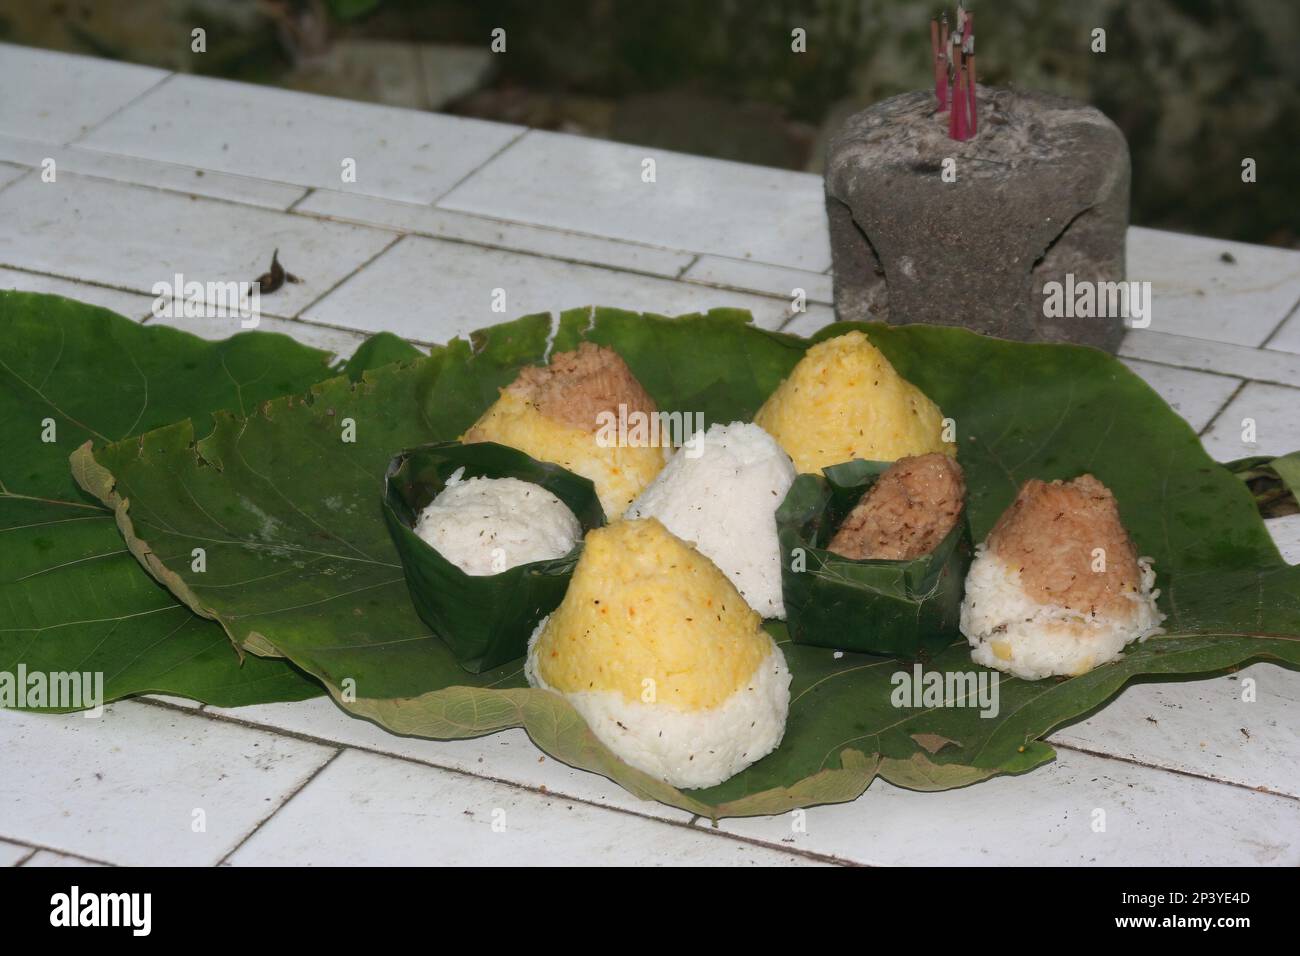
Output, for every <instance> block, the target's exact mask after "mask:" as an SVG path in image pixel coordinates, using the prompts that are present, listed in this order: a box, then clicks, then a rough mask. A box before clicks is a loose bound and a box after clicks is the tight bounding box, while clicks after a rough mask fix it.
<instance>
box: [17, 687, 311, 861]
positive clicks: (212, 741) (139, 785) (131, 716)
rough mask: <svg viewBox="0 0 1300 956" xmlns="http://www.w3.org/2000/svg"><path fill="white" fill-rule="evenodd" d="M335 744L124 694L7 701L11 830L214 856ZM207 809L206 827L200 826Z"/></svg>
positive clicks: (115, 853) (128, 850) (173, 857)
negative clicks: (67, 708)
mask: <svg viewBox="0 0 1300 956" xmlns="http://www.w3.org/2000/svg"><path fill="white" fill-rule="evenodd" d="M332 753H333V751H331V750H330V749H329V748H326V747H320V746H317V745H315V744H310V743H305V742H303V741H299V740H295V739H293V738H291V737H281V736H277V735H274V734H268V733H264V732H262V731H257V730H250V729H248V728H244V727H239V726H236V725H233V724H229V723H223V722H221V721H216V720H208V719H205V718H204V717H202V716H200V715H197V714H189V713H184V712H182V711H178V710H172V709H170V708H165V707H156V706H152V705H149V704H138V703H132V702H130V701H124V702H120V703H117V704H112V705H110V706H109V707H106V708H105V710H104V714H103V716H102V717H99V718H97V719H88V718H86V717H83V716H81V715H79V714H74V715H70V716H55V715H51V714H35V713H28V712H24V711H15V710H5V711H0V766H5V767H21V768H22V772H21V773H5V774H3V775H0V806H3V807H4V813H3V815H0V836H4V837H7V838H9V839H16V840H29V841H31V842H32V843H35V844H39V845H41V846H44V847H49V848H51V849H55V850H59V851H62V852H66V853H74V854H78V855H85V856H87V857H90V858H92V859H96V860H105V861H107V862H111V863H123V864H136V865H140V864H156V865H164V864H165V865H171V866H185V865H197V864H209V865H211V864H215V863H216V862H218V861H219V860H220V859H221V858H222V857H223V856H225V855H226V854H227V853H228V852H230V850H232V849H233V848H234V847H235V846H237V845H238V843H239V841H240V840H241V839H243V838H244V836H246V835H247V834H248V833H250V832H251V831H252V830H253V828H254V827H255V826H256V825H257V823H258V822H259V821H261V820H262V819H264V818H265V817H266V816H268V815H269V814H270V813H271V812H272V811H273V810H274V809H275V808H276V807H277V806H278V805H279V803H280V802H281V801H283V800H284V799H285V798H286V797H287V796H288V795H289V794H290V793H292V792H293V791H294V790H295V789H296V788H298V787H299V786H301V785H302V783H303V781H305V780H306V779H307V778H308V777H309V776H310V775H311V774H312V773H313V772H314V771H315V770H317V769H318V768H319V767H320V766H321V765H322V764H323V763H324V762H325V761H326V760H327V759H329V757H330V756H331V754H332ZM196 810H202V811H203V812H204V813H205V814H206V821H205V825H206V831H205V832H195V830H194V822H195V820H196V819H198V818H197V817H196V815H195V811H196Z"/></svg>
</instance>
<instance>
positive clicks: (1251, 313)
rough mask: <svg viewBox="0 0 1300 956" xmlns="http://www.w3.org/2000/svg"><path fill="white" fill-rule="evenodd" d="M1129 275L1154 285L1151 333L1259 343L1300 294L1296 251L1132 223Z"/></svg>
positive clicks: (1152, 291)
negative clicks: (1190, 234)
mask: <svg viewBox="0 0 1300 956" xmlns="http://www.w3.org/2000/svg"><path fill="white" fill-rule="evenodd" d="M1225 253H1226V254H1227V255H1229V256H1230V257H1231V258H1232V259H1233V260H1234V261H1232V262H1226V261H1224V259H1223V258H1222V257H1223V255H1224V254H1225ZM1128 278H1129V280H1135V281H1139V282H1150V283H1151V293H1152V311H1151V326H1150V328H1151V330H1152V331H1156V332H1167V333H1172V334H1174V335H1189V336H1194V337H1196V338H1203V339H1214V340H1216V341H1220V342H1231V343H1234V344H1236V345H1253V346H1258V345H1262V344H1263V342H1264V340H1265V339H1266V338H1268V336H1269V335H1270V334H1271V333H1272V332H1273V330H1274V329H1275V328H1277V326H1278V323H1280V322H1281V321H1282V319H1283V318H1284V317H1285V316H1286V314H1287V313H1288V312H1290V311H1291V308H1292V306H1294V305H1295V303H1296V300H1297V299H1300V252H1296V251H1293V250H1290V249H1276V248H1273V247H1270V246H1254V245H1247V244H1246V243H1241V242H1227V241H1225V240H1222V239H1208V238H1204V237H1201V236H1185V235H1181V234H1179V233H1173V232H1163V231H1159V230H1155V229H1143V228H1141V227H1137V226H1135V227H1133V228H1131V229H1129V233H1128Z"/></svg>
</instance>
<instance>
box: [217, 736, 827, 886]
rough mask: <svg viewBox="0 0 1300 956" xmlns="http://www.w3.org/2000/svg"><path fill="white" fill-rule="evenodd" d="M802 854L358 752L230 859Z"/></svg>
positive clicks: (508, 861)
mask: <svg viewBox="0 0 1300 956" xmlns="http://www.w3.org/2000/svg"><path fill="white" fill-rule="evenodd" d="M494 824H495V829H494ZM809 862H811V861H810V860H808V859H807V858H803V857H799V856H797V855H794V854H790V853H783V852H780V851H774V850H768V849H766V848H763V847H756V846H753V845H752V844H747V843H741V842H738V841H735V840H729V839H727V838H725V837H723V836H720V835H717V834H711V833H702V832H700V831H699V830H697V829H695V828H692V827H687V826H678V825H674V824H669V823H662V822H659V821H655V820H647V819H645V818H641V817H632V816H628V815H627V814H625V813H620V812H618V811H616V810H605V809H602V808H599V807H592V806H589V805H587V804H583V803H577V802H572V801H566V800H565V799H563V798H562V797H555V796H550V795H543V794H537V793H532V792H530V791H527V790H520V789H519V788H517V787H512V786H509V785H507V784H500V783H494V782H492V781H489V780H482V779H479V778H476V777H468V776H465V775H463V774H456V773H450V772H448V771H444V770H437V769H435V768H432V767H426V766H422V765H420V764H413V763H410V762H408V761H402V760H394V759H393V758H391V757H382V756H377V755H375V754H367V753H360V752H358V751H355V750H352V751H347V752H345V753H344V754H343V755H342V756H341V757H339V758H338V759H337V760H335V761H334V762H333V763H332V764H330V765H329V766H328V767H326V768H325V770H323V771H322V772H321V773H320V774H319V775H318V776H317V777H316V778H315V779H314V780H312V781H311V783H309V784H308V785H307V786H306V787H304V788H303V789H302V791H301V792H299V793H298V794H297V795H295V796H294V798H293V799H292V800H291V801H289V802H288V803H287V804H286V805H285V806H284V807H283V808H282V809H281V810H280V811H279V812H278V813H277V814H276V815H275V816H274V817H272V818H271V819H270V820H269V821H267V823H266V824H264V825H263V826H262V828H261V829H260V830H258V831H257V833H255V834H254V835H253V836H252V837H251V838H250V839H249V840H248V842H247V843H245V844H244V845H243V846H242V847H240V848H239V850H238V851H236V852H235V853H234V854H233V855H232V856H231V858H230V863H231V864H232V865H236V866H238V865H253V866H284V865H293V866H340V865H345V866H357V865H360V866H425V865H437V866H458V865H460V866H463V865H471V864H472V865H476V866H494V865H497V866H500V865H512V866H582V865H588V866H591V865H602V866H658V865H753V864H766V865H773V864H800V863H805V864H806V863H809Z"/></svg>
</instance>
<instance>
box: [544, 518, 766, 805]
mask: <svg viewBox="0 0 1300 956" xmlns="http://www.w3.org/2000/svg"><path fill="white" fill-rule="evenodd" d="M525 673H526V674H527V676H528V681H529V683H530V684H532V685H533V686H534V687H541V688H545V689H547V690H553V691H556V692H557V693H560V694H563V695H564V696H565V697H566V698H567V699H568V700H569V702H570V703H572V704H573V706H574V707H575V708H576V709H577V710H578V712H579V713H581V714H582V716H583V717H584V719H586V721H587V723H588V725H589V726H590V727H591V729H592V731H593V732H594V733H595V734H596V736H597V737H599V738H600V740H601V741H602V742H604V743H605V744H606V746H608V747H609V748H610V749H611V750H613V751H614V752H615V753H616V754H618V755H619V756H620V757H621V758H622V759H623V760H625V761H626V762H627V763H629V764H631V765H632V766H634V767H636V768H638V769H640V770H644V771H645V772H646V773H650V774H653V775H654V776H656V777H658V778H660V779H662V780H666V781H667V782H669V783H671V784H673V785H674V786H679V787H707V786H712V785H713V784H716V783H721V782H722V781H723V780H726V779H727V778H728V777H730V776H732V775H733V774H736V773H738V772H739V771H741V770H743V769H744V768H745V767H747V766H749V765H750V764H751V763H753V762H754V761H756V760H758V759H759V758H760V757H763V756H765V755H766V754H768V753H770V752H771V751H772V750H773V749H775V748H776V746H777V745H778V744H779V743H780V742H781V737H782V735H783V734H784V732H785V718H786V712H787V710H788V709H789V701H790V692H789V685H790V673H789V671H788V670H787V669H786V664H785V658H784V656H783V655H782V654H781V651H780V650H779V649H778V648H777V647H776V645H775V643H773V641H772V638H771V636H770V635H768V633H767V632H766V631H764V630H763V628H762V620H761V619H760V618H759V616H758V614H756V613H755V612H754V611H753V610H752V609H751V608H750V607H749V606H748V605H747V604H746V603H745V601H744V600H743V599H742V598H741V597H740V594H739V592H737V591H736V589H735V587H734V586H733V585H732V584H731V582H730V581H729V580H728V579H727V577H726V575H724V574H723V573H722V572H721V571H720V570H718V568H717V567H716V566H715V565H714V564H713V563H712V562H711V561H709V559H708V558H706V557H704V555H702V554H700V553H699V552H698V551H696V550H695V549H694V548H692V547H691V546H690V545H688V544H687V543H686V542H684V541H682V540H681V539H680V538H677V537H676V536H674V535H673V534H671V533H670V532H669V531H668V530H667V529H666V528H665V527H664V526H663V525H662V524H660V523H659V522H658V521H657V520H655V519H653V518H648V519H644V520H636V521H619V522H615V523H614V524H612V525H609V526H607V527H604V528H598V529H596V530H594V531H591V532H590V533H588V535H587V538H586V543H585V545H584V548H583V553H582V557H581V558H580V559H579V561H578V566H577V569H576V570H575V571H574V575H573V580H572V582H571V583H570V585H569V590H568V592H567V593H566V594H565V597H564V601H563V602H561V604H560V606H559V607H558V608H556V610H555V612H554V613H553V614H551V616H550V617H549V618H548V619H547V620H546V621H544V622H543V624H542V625H541V626H540V627H539V628H538V631H537V633H536V634H535V635H534V637H533V640H532V642H531V644H530V646H529V652H528V660H527V663H526V666H525Z"/></svg>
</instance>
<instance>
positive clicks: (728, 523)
mask: <svg viewBox="0 0 1300 956" xmlns="http://www.w3.org/2000/svg"><path fill="white" fill-rule="evenodd" d="M692 445H694V446H695V452H693V451H692V447H691V446H692ZM697 452H698V454H696V453H697ZM794 476H795V471H794V465H793V464H792V463H791V461H790V456H789V455H787V454H786V453H785V452H784V451H783V450H782V449H781V446H780V445H778V444H777V443H776V441H775V439H773V438H772V436H771V435H769V434H768V433H767V432H765V431H763V429H762V428H760V427H759V426H757V425H753V424H749V423H744V422H732V423H731V424H730V425H713V426H711V427H710V428H709V430H708V431H707V432H705V433H704V434H703V435H702V436H701V435H700V434H699V433H696V435H695V436H694V439H693V442H692V443H691V444H688V445H686V446H683V447H682V448H681V449H679V450H678V451H677V452H676V454H674V455H673V457H672V458H671V459H670V460H669V461H668V464H667V465H665V466H664V469H663V471H661V472H660V473H659V475H658V476H657V477H656V478H655V480H654V481H653V482H651V483H650V486H649V487H648V488H646V490H645V491H643V492H642V493H641V495H640V497H638V498H637V499H636V501H634V502H632V506H631V507H630V508H628V510H627V513H626V514H625V515H624V517H625V518H658V519H659V520H660V521H661V522H662V523H663V525H664V526H665V527H666V528H667V529H668V530H669V531H671V532H672V533H673V534H675V535H677V537H679V538H681V539H683V540H685V541H690V542H691V543H693V544H694V545H695V547H696V548H697V549H698V550H699V551H700V553H701V554H703V555H704V556H705V557H707V558H709V559H710V560H711V561H713V563H714V564H716V565H717V566H718V567H719V568H721V569H722V573H723V574H725V575H726V576H727V577H728V578H730V579H731V583H732V584H734V585H735V586H736V590H737V591H739V592H740V594H741V597H743V598H744V599H745V601H746V602H748V604H749V606H750V607H752V608H753V609H754V610H755V611H757V612H758V613H759V614H760V615H761V616H763V617H765V618H782V619H784V618H785V602H784V601H783V600H782V598H781V549H780V546H779V545H778V544H777V538H776V509H777V508H778V507H779V506H780V504H781V502H782V500H784V498H785V495H786V492H787V491H789V490H790V485H791V483H792V482H793V481H794Z"/></svg>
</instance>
